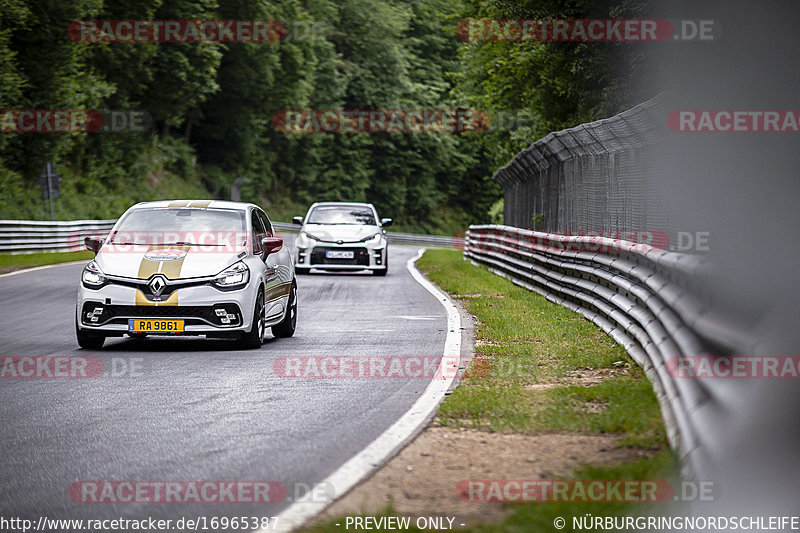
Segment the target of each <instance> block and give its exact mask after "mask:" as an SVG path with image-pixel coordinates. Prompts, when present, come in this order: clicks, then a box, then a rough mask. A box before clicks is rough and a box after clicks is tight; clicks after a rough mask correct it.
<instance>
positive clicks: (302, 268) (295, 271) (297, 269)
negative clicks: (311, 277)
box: [294, 266, 311, 276]
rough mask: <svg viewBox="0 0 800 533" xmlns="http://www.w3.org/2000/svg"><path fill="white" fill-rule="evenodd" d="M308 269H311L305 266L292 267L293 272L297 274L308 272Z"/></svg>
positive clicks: (302, 274) (301, 274)
mask: <svg viewBox="0 0 800 533" xmlns="http://www.w3.org/2000/svg"><path fill="white" fill-rule="evenodd" d="M309 270H311V269H310V268H306V267H299V266H296V267H294V273H295V274H297V275H298V276H304V275H306V274H308V271H309Z"/></svg>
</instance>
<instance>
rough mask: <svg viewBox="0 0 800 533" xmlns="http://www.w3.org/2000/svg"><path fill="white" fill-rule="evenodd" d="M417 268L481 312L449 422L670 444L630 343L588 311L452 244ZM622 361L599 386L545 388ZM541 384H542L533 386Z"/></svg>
mask: <svg viewBox="0 0 800 533" xmlns="http://www.w3.org/2000/svg"><path fill="white" fill-rule="evenodd" d="M418 264H419V268H420V270H422V271H423V272H424V273H425V274H426V275H427V276H428V277H429V278H430V279H431V281H433V282H434V283H436V284H437V285H439V286H440V287H442V288H443V289H444V290H445V291H447V292H448V293H450V294H451V296H453V297H454V298H457V299H458V300H460V301H461V303H462V304H463V305H464V307H465V308H466V309H467V311H469V312H470V313H472V314H473V315H475V317H476V318H477V320H478V325H477V328H476V331H475V338H476V347H475V359H473V362H472V363H471V366H470V368H469V369H468V372H467V376H466V378H465V379H464V380H463V381H462V383H461V384H460V385H459V387H458V388H457V389H456V390H455V391H454V392H453V394H451V395H450V396H448V397H447V398H445V400H444V402H442V405H441V406H440V408H439V413H438V418H437V420H438V422H439V423H440V424H442V425H444V426H449V427H474V428H478V429H482V430H488V431H515V432H520V433H543V432H551V431H568V432H577V433H588V434H601V433H614V434H619V435H621V436H622V437H623V440H622V444H624V445H630V446H640V447H647V448H659V447H662V446H664V445H665V444H666V436H665V432H664V428H663V424H662V423H661V412H660V410H659V406H658V402H657V400H656V397H655V394H654V393H653V390H652V387H651V385H650V383H649V381H648V380H647V378H646V376H645V375H644V373H643V372H642V371H641V370H640V369H639V368H638V367H637V366H636V364H635V363H634V362H633V361H632V360H631V359H630V357H629V356H628V355H627V353H626V352H625V350H624V349H623V348H622V347H621V346H619V345H615V343H614V341H613V340H612V339H611V338H610V337H608V336H607V335H606V334H605V333H604V332H603V331H602V330H600V329H599V328H598V327H597V326H595V325H594V324H592V323H591V322H589V321H588V320H586V319H584V318H583V317H582V316H580V315H578V314H577V313H574V312H572V311H569V310H568V309H565V308H563V307H561V306H559V305H556V304H553V303H551V302H548V301H547V300H545V299H544V298H543V297H541V296H539V295H538V294H536V293H533V292H531V291H529V290H527V289H525V288H522V287H518V286H516V285H514V284H513V283H511V282H510V281H508V280H506V279H505V278H501V277H500V276H497V275H495V274H492V273H491V272H489V270H488V269H486V268H485V267H477V266H474V265H472V264H471V263H470V262H468V261H464V259H463V256H462V254H461V253H460V252H458V251H455V250H428V251H427V252H426V253H425V255H424V256H423V257H422V258H421V259H420V261H419V263H418ZM617 367H622V368H625V369H626V370H627V374H626V375H614V376H612V377H609V378H607V379H606V380H605V381H603V382H602V383H599V384H597V385H593V386H588V387H587V386H583V385H581V384H574V385H565V386H556V387H554V388H542V387H541V385H542V384H553V383H560V382H562V381H563V380H564V379H565V378H566V379H567V382H568V383H569V377H570V375H572V374H575V373H581V372H582V373H586V372H593V371H597V370H598V369H614V368H617ZM537 385H540V387H537Z"/></svg>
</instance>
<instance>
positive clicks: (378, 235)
mask: <svg viewBox="0 0 800 533" xmlns="http://www.w3.org/2000/svg"><path fill="white" fill-rule="evenodd" d="M381 236H383V233H376V234H374V235H370V236H369V237H364V238H363V239H361V242H366V243H376V242H380V240H381Z"/></svg>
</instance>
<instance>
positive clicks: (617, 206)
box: [494, 96, 675, 238]
mask: <svg viewBox="0 0 800 533" xmlns="http://www.w3.org/2000/svg"><path fill="white" fill-rule="evenodd" d="M663 107H664V105H663V99H662V98H661V97H660V96H659V97H656V98H654V99H652V100H649V101H647V102H644V103H643V104H640V105H637V106H636V107H634V108H632V109H629V110H627V111H625V112H623V113H620V114H619V115H615V116H613V117H611V118H607V119H603V120H598V121H597V122H591V123H588V124H581V125H580V126H576V127H574V128H570V129H567V130H562V131H557V132H554V133H550V134H549V135H547V136H546V137H544V138H542V139H540V140H538V141H536V142H535V143H533V144H532V145H531V146H529V147H528V148H526V149H524V150H522V151H521V152H520V153H518V154H517V155H516V156H515V157H514V159H512V160H511V162H509V163H508V164H507V165H506V166H504V167H502V168H501V169H499V170H498V171H497V172H496V173H495V175H494V180H495V181H497V182H498V183H499V184H500V185H501V186H503V188H504V189H505V208H504V223H505V224H506V225H509V226H516V227H519V228H526V229H535V230H537V231H548V232H554V233H561V232H571V231H642V230H659V231H663V232H665V233H667V234H669V236H670V238H672V237H674V236H675V230H674V228H673V227H672V225H671V224H670V223H669V222H668V220H667V216H666V213H665V211H664V209H663V207H662V206H663V203H662V201H661V195H660V194H659V192H658V187H657V186H656V184H657V183H658V182H659V180H662V179H663V176H660V175H657V172H658V171H657V169H659V168H661V165H659V159H660V156H659V136H660V134H659V132H660V131H661V128H662V125H663V124H664V117H665V116H666V115H665V113H664V112H663Z"/></svg>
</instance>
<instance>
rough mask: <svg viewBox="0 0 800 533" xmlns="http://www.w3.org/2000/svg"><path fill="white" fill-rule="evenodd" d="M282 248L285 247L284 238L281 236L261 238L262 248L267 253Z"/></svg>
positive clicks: (278, 250)
mask: <svg viewBox="0 0 800 533" xmlns="http://www.w3.org/2000/svg"><path fill="white" fill-rule="evenodd" d="M281 248H283V239H282V238H281V237H264V238H263V239H261V249H262V250H264V253H265V254H267V255H269V254H274V253H275V252H280V251H281Z"/></svg>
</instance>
